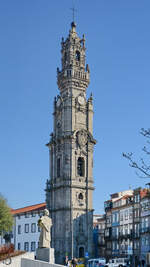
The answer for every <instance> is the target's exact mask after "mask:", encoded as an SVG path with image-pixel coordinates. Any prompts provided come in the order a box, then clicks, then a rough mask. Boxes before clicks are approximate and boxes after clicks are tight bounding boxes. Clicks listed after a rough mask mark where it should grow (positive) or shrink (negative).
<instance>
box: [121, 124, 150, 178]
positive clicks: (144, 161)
mask: <svg viewBox="0 0 150 267" xmlns="http://www.w3.org/2000/svg"><path fill="white" fill-rule="evenodd" d="M140 134H141V135H143V136H144V137H145V138H146V144H147V145H146V146H144V147H143V148H142V151H143V152H144V158H143V157H142V158H140V160H139V162H136V161H135V160H134V158H133V153H132V152H131V153H123V157H125V158H126V159H128V160H129V165H130V167H133V168H135V169H137V171H138V172H136V174H137V175H138V176H139V177H140V178H150V158H149V157H150V128H149V129H147V130H145V129H144V128H142V129H141V131H140ZM141 174H142V175H141Z"/></svg>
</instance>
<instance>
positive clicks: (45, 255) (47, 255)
mask: <svg viewBox="0 0 150 267" xmlns="http://www.w3.org/2000/svg"><path fill="white" fill-rule="evenodd" d="M36 260H40V261H46V262H49V263H52V264H53V263H55V258H54V248H37V249H36Z"/></svg>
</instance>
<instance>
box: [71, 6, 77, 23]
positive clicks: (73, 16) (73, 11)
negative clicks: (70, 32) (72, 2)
mask: <svg viewBox="0 0 150 267" xmlns="http://www.w3.org/2000/svg"><path fill="white" fill-rule="evenodd" d="M70 9H71V10H72V19H73V20H72V21H73V22H75V12H76V11H77V10H76V9H75V8H74V6H73V7H72V8H70Z"/></svg>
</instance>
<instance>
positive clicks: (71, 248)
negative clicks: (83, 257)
mask: <svg viewBox="0 0 150 267" xmlns="http://www.w3.org/2000/svg"><path fill="white" fill-rule="evenodd" d="M71 258H72V259H73V204H72V202H71Z"/></svg>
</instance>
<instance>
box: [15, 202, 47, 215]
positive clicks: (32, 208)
mask: <svg viewBox="0 0 150 267" xmlns="http://www.w3.org/2000/svg"><path fill="white" fill-rule="evenodd" d="M44 208H46V203H45V202H44V203H40V204H35V205H32V206H27V207H23V208H19V209H15V210H14V209H12V210H11V213H12V215H15V214H19V213H24V212H30V211H35V210H39V209H44Z"/></svg>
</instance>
